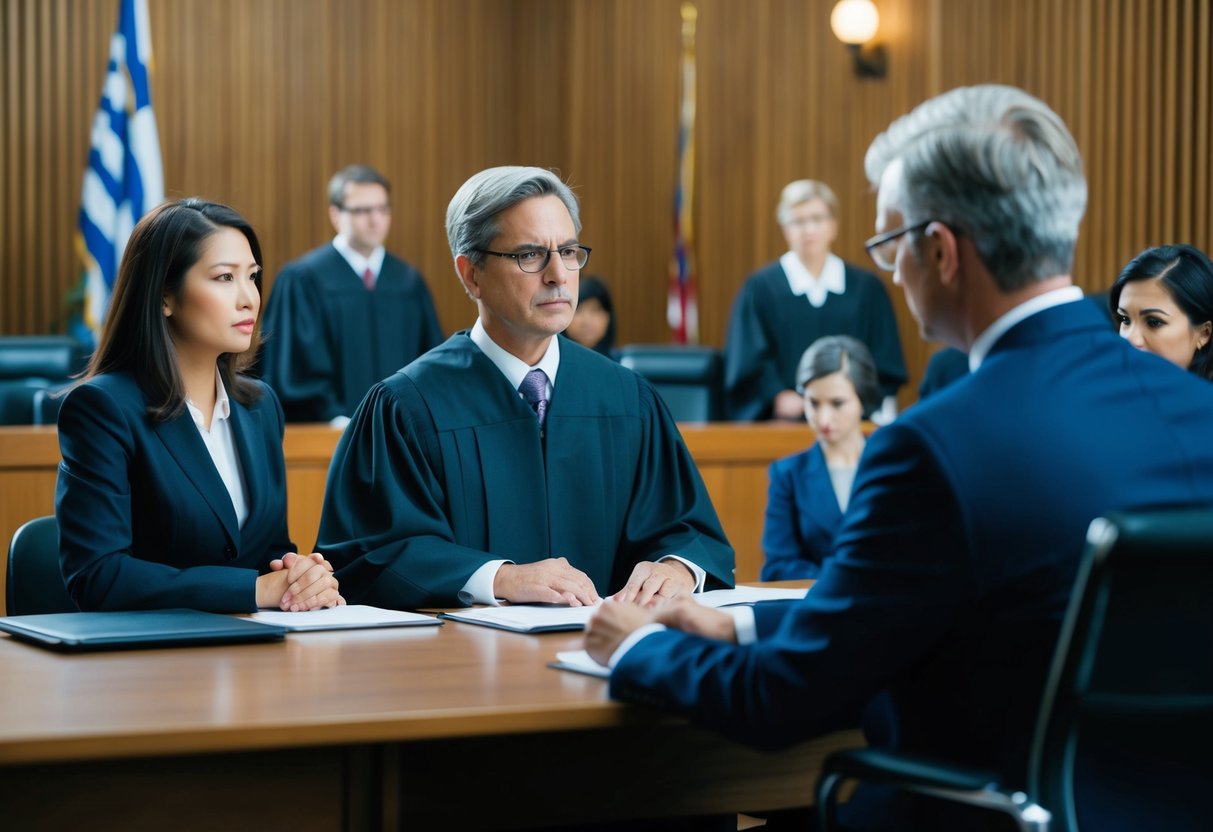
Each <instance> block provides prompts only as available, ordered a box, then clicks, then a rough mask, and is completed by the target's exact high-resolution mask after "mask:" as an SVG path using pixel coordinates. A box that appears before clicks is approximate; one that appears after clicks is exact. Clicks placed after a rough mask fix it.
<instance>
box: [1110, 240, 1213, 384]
mask: <svg viewBox="0 0 1213 832" xmlns="http://www.w3.org/2000/svg"><path fill="white" fill-rule="evenodd" d="M1108 306H1109V307H1111V310H1112V317H1114V318H1115V319H1116V320H1117V321H1118V322H1119V324H1120V335H1121V337H1122V338H1127V339H1128V340H1129V343H1131V344H1132V345H1133V346H1135V347H1137V348H1138V349H1139V350H1145V351H1146V352H1152V353H1154V354H1155V355H1160V356H1162V357H1163V358H1165V359H1167V360H1168V361H1170V362H1171V363H1172V364H1177V365H1179V366H1180V367H1183V368H1185V369H1188V370H1191V371H1192V372H1193V373H1196V375H1198V376H1200V377H1201V378H1204V379H1213V347H1210V346H1209V344H1210V340H1211V339H1213V262H1210V261H1209V258H1208V257H1207V256H1205V253H1204V252H1203V251H1201V250H1200V249H1198V248H1195V247H1193V246H1189V245H1177V246H1155V247H1154V248H1148V249H1146V250H1145V251H1143V252H1141V253H1140V254H1138V255H1137V256H1136V257H1134V258H1133V259H1132V260H1130V261H1129V264H1128V265H1127V266H1125V268H1124V271H1122V272H1121V273H1120V277H1118V278H1116V282H1115V283H1114V284H1112V289H1111V291H1109V292H1108Z"/></svg>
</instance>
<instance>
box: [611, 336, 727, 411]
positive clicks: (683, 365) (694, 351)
mask: <svg viewBox="0 0 1213 832" xmlns="http://www.w3.org/2000/svg"><path fill="white" fill-rule="evenodd" d="M618 355H619V363H620V364H622V365H623V366H624V367H627V368H628V369H630V370H633V371H635V372H637V373H639V374H640V375H642V376H644V377H645V378H646V379H648V380H649V382H650V383H652V385H653V387H654V388H656V390H657V393H658V394H659V395H660V396H661V398H662V400H663V401H664V402H665V404H666V407H668V408H669V409H670V413H671V414H672V415H673V417H674V419H675V420H676V421H679V422H714V421H718V420H720V419H722V418H724V360H723V359H722V358H721V355H720V350H718V349H714V348H712V347H688V346H679V345H673V344H628V345H627V346H625V347H622V348H621V349H620V350H619V353H618Z"/></svg>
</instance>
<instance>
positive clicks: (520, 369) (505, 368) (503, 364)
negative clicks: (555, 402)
mask: <svg viewBox="0 0 1213 832" xmlns="http://www.w3.org/2000/svg"><path fill="white" fill-rule="evenodd" d="M470 337H471V339H472V343H473V344H475V345H476V346H478V347H480V351H481V352H482V353H484V354H485V356H486V357H487V358H488V359H489V361H492V362H493V364H494V365H495V366H496V367H497V369H498V370H501V372H502V374H503V375H504V376H505V377H506V379H508V380H509V382H510V386H511V387H513V388H514V389H515V390H517V389H518V388H519V387H520V386H521V385H522V380H523V379H524V378H526V374H527V373H529V372H530V371H531V370H534V369H540V370H543V372H544V375H546V376H547V377H548V397H549V398H551V395H552V390H553V389H554V388H555V386H556V371H557V370H558V369H560V339H559V338H558V337H557V336H555V335H553V336H552V340H550V341H548V348H547V351H546V352H545V353H544V354H543V358H541V359H539V363H538V364H536V365H535V366H534V367H529V366H527V363H526V362H525V361H523V360H522V359H521V358H518V357H517V356H515V355H511V354H510V353H508V352H506V351H505V350H504V349H502V348H501V347H500V346H498V345H497V342H496V341H494V340H493V339H492V338H490V337H489V334H488V333H487V332H486V331H485V329H484V324H482V323H481V322H480V319H479V318H477V319H476V323H475V324H474V325H473V326H472V331H471V333H470Z"/></svg>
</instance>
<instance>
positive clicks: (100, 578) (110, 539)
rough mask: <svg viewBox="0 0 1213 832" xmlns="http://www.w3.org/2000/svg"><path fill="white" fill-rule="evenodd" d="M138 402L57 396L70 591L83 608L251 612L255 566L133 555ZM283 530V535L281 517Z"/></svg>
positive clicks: (88, 389) (87, 390) (60, 512)
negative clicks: (183, 564)
mask: <svg viewBox="0 0 1213 832" xmlns="http://www.w3.org/2000/svg"><path fill="white" fill-rule="evenodd" d="M141 407H142V403H141V402H140V403H139V404H138V405H137V406H136V407H134V408H131V407H123V406H121V405H120V404H119V403H118V402H116V401H115V400H114V399H113V398H112V397H111V396H110V395H109V394H108V393H107V392H106V391H104V390H101V389H99V388H97V387H95V386H92V385H89V384H85V385H81V386H80V387H77V388H76V389H75V390H73V391H72V392H71V394H69V395H68V397H67V398H66V399H65V400H64V402H63V407H62V409H61V410H60V413H59V448H60V451H61V453H62V455H63V460H62V462H60V464H59V480H58V484H57V487H56V491H55V514H56V516H57V517H58V519H59V557H60V565H61V568H62V570H63V576H64V580H65V581H66V584H67V588H68V592H69V593H70V594H71V596H72V598H73V599H74V600H75V601H76V603H77V605H79V607H80V609H82V610H120V609H167V608H173V607H189V608H192V609H199V610H207V611H212V612H253V611H254V610H256V579H257V571H256V570H254V569H241V568H237V567H232V566H218V565H216V566H192V567H188V568H183V569H178V568H174V567H173V566H170V565H167V564H164V563H154V562H151V561H148V560H143V559H141V558H138V557H135V556H134V555H133V554H132V551H131V544H132V538H133V532H132V529H133V523H134V518H133V517H132V494H131V491H132V477H131V469H132V466H133V464H134V460H135V459H136V458H142V457H145V455H146V451H147V448H146V447H144V444H145V443H146V442H147V441H148V439H147V435H146V433H143V432H141V431H138V430H135V429H134V428H133V427H132V424H131V421H132V420H134V419H140V418H142V414H141V413H140V412H139V411H140V408H141ZM151 441H157V440H154V439H152V440H151ZM165 496H166V498H168V499H172V497H173V495H165ZM203 510H208V509H205V508H204V509H203ZM282 536H283V537H284V538H285V536H286V527H285V519H284V521H283V528H282Z"/></svg>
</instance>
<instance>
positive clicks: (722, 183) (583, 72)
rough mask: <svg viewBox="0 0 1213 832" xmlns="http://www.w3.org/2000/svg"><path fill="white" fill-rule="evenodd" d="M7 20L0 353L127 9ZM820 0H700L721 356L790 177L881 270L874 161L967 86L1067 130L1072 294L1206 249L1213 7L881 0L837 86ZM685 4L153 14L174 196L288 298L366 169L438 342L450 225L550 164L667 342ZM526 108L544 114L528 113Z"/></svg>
mask: <svg viewBox="0 0 1213 832" xmlns="http://www.w3.org/2000/svg"><path fill="white" fill-rule="evenodd" d="M3 3H4V5H3V14H0V21H2V22H0V25H2V26H3V32H2V42H3V44H4V49H5V56H4V58H3V61H4V63H3V66H4V68H5V73H4V78H3V79H0V96H2V98H3V100H2V102H0V107H2V111H0V115H2V116H3V120H4V124H3V127H2V128H0V142H2V145H0V160H2V161H0V164H3V176H4V194H3V198H2V199H0V212H2V213H0V235H2V236H0V275H2V276H3V279H2V282H0V332H4V333H20V332H29V333H33V332H42V331H46V330H47V329H48V328H49V327H50V326H52V325H53V324H54V323H55V322H56V321H57V319H58V318H59V316H60V314H61V307H60V304H61V299H62V297H63V295H64V293H65V292H66V290H67V289H68V288H69V287H70V286H72V285H74V284H75V283H76V281H77V280H78V279H79V274H80V270H79V265H78V263H77V261H76V256H75V253H74V251H73V242H72V239H73V234H74V232H75V227H76V212H77V210H78V207H79V199H80V182H81V174H82V171H83V168H84V164H85V159H86V155H87V152H88V144H89V125H90V123H91V121H92V117H93V113H94V111H95V108H96V102H97V97H98V95H99V93H100V88H101V79H102V77H103V74H104V69H105V59H106V55H107V52H108V41H109V37H110V35H111V34H112V32H113V28H114V24H115V21H116V19H117V2H116V0H97V2H89V3H78V2H71V1H70V0H48V1H47V2H37V0H3ZM831 5H832V3H831V2H830V0H753V2H749V3H735V2H728V0H698V7H699V12H700V16H699V24H698V43H697V56H698V84H699V94H698V109H699V113H698V116H699V118H698V125H697V148H698V158H697V195H696V200H695V204H694V206H693V212H694V215H695V220H696V239H697V246H698V249H697V255H698V266H699V280H700V313H701V333H702V339H703V341H704V342H705V343H708V344H716V345H719V344H721V343H723V340H724V335H725V330H726V326H727V320H728V313H729V309H730V306H731V304H732V300H733V297H734V295H735V294H736V291H737V289H738V288H739V286H740V284H741V281H742V280H743V279H744V277H745V276H746V275H747V274H748V273H749V272H751V271H752V270H753V269H754V268H755V267H757V266H759V265H761V264H762V263H764V262H767V261H769V260H771V259H772V258H774V257H776V256H778V255H779V254H780V253H781V252H782V250H783V242H782V238H781V235H780V233H779V229H778V228H777V227H776V224H775V223H774V221H773V217H772V211H773V205H774V202H775V199H776V198H777V196H778V192H779V189H780V187H782V185H783V184H785V183H786V181H788V180H790V179H792V178H795V177H799V176H806V175H807V176H819V177H821V178H825V179H827V180H829V181H830V182H831V184H832V185H834V186H835V188H836V189H837V190H838V192H839V195H840V198H841V200H842V206H843V207H842V222H841V228H840V238H839V240H838V243H837V249H838V251H839V253H840V254H842V255H843V256H844V257H846V258H848V259H851V260H854V261H856V262H858V263H861V264H863V263H866V256H865V255H864V252H863V251H862V247H861V243H862V241H863V239H864V238H865V237H866V236H867V235H868V234H869V233H870V229H871V224H872V217H873V207H874V205H873V200H872V197H871V194H870V192H869V189H868V185H867V183H866V181H865V180H864V177H863V170H862V159H863V154H864V151H865V150H866V147H867V144H868V143H869V142H870V141H871V139H872V137H873V136H874V135H875V133H876V132H878V131H879V130H880V129H882V128H883V127H884V126H885V125H886V124H887V123H888V121H889V120H890V119H892V118H893V117H895V116H897V115H900V114H901V113H903V112H905V111H907V110H908V109H909V108H910V107H912V106H914V105H915V104H917V103H919V102H920V101H922V100H923V99H924V98H926V97H927V96H928V95H929V94H932V93H935V92H939V91H942V90H944V89H947V88H950V87H952V86H955V85H957V84H961V83H977V82H984V81H1001V82H1004V83H1015V84H1020V85H1023V86H1025V87H1026V88H1028V89H1029V90H1030V91H1032V92H1034V93H1036V94H1038V95H1040V96H1041V97H1042V98H1044V99H1045V100H1046V101H1048V102H1049V103H1050V104H1051V105H1052V106H1053V107H1054V108H1055V109H1057V111H1058V112H1059V113H1060V114H1061V115H1062V117H1063V118H1065V119H1066V121H1067V122H1068V123H1069V124H1070V126H1071V128H1072V129H1073V131H1074V132H1075V135H1076V137H1077V138H1078V140H1079V143H1080V146H1081V148H1082V150H1083V153H1084V158H1085V159H1086V161H1087V163H1088V171H1089V175H1090V181H1091V194H1092V200H1091V207H1090V211H1089V213H1088V216H1087V218H1086V220H1085V221H1084V225H1083V229H1082V236H1081V238H1080V245H1079V249H1078V252H1077V263H1076V272H1075V273H1076V277H1077V279H1078V280H1079V282H1080V283H1081V284H1082V285H1083V286H1084V287H1085V288H1088V289H1099V288H1103V286H1104V285H1106V283H1107V282H1108V281H1110V279H1111V277H1112V276H1113V275H1114V274H1115V273H1116V272H1117V271H1118V270H1119V267H1120V266H1121V265H1123V263H1124V262H1125V261H1126V260H1127V259H1128V257H1130V256H1131V255H1132V254H1134V253H1135V252H1136V251H1138V250H1139V249H1141V248H1143V247H1144V246H1146V245H1150V244H1157V243H1161V242H1174V241H1177V240H1180V239H1187V240H1189V241H1191V242H1193V243H1194V244H1196V245H1198V246H1201V247H1203V248H1206V249H1207V248H1209V247H1210V245H1211V244H1213V228H1211V227H1210V224H1211V220H1210V204H1209V201H1210V196H1209V194H1210V191H1213V182H1211V179H1210V177H1211V175H1213V174H1211V172H1210V163H1209V156H1210V148H1209V144H1210V114H1209V108H1210V102H1209V98H1210V81H1209V79H1210V67H1209V57H1208V52H1209V39H1210V29H1211V27H1210V8H1209V4H1208V3H1205V2H1201V0H1165V2H1159V3H1153V4H1146V3H1136V2H1127V0H1057V1H1056V2H1053V0H1025V2H1022V3H1013V4H1012V3H1005V2H996V0H880V2H879V6H880V10H881V13H882V18H883V23H882V30H881V35H880V38H881V40H882V41H883V42H884V43H885V45H886V48H887V49H888V50H889V57H890V63H889V75H888V77H887V78H885V79H883V80H880V81H871V80H863V79H858V78H856V77H855V76H854V75H853V73H852V72H851V68H850V63H849V58H848V56H847V53H846V50H845V49H844V48H843V47H842V46H841V45H840V44H838V43H837V41H835V40H834V38H833V36H832V34H831V33H830V32H829V29H828V17H829V11H830V7H831ZM678 6H679V2H678V0H651V2H644V0H616V2H611V0H576V2H567V0H509V1H508V2H502V1H501V0H449V2H442V0H401V1H400V2H395V0H350V2H345V3H337V2H335V0H247V2H239V1H238V0H213V2H204V0H160V2H156V3H152V4H151V8H150V11H151V23H152V35H153V51H154V62H155V64H154V71H153V101H154V103H155V106H156V110H157V116H158V119H159V122H160V133H161V145H162V151H163V155H164V161H165V177H166V185H167V188H168V192H169V193H170V194H172V195H176V196H180V195H185V194H195V193H196V194H199V195H203V196H208V197H211V198H215V199H221V200H225V201H229V202H231V203H232V204H234V205H235V206H236V207H237V208H238V209H240V210H241V211H242V212H244V213H245V214H246V215H247V216H248V217H249V219H250V220H251V221H252V222H253V224H254V226H255V227H256V228H257V229H258V232H259V234H260V235H261V237H262V241H263V244H264V249H265V257H266V266H267V274H268V275H269V280H267V286H271V290H272V278H273V275H274V274H275V273H276V271H277V270H278V268H280V267H281V265H282V264H283V263H284V262H286V260H288V259H290V258H293V257H296V256H298V255H299V254H301V253H302V252H304V251H306V250H307V249H309V248H312V247H314V246H315V245H318V244H320V243H322V242H324V241H325V240H327V239H328V238H329V237H330V236H331V233H332V231H331V229H330V227H329V225H328V221H327V217H326V211H325V204H324V199H325V198H324V185H325V182H326V181H327V178H328V176H329V175H330V174H331V173H332V171H333V170H334V169H335V168H336V167H337V166H339V165H342V164H345V163H347V162H350V161H354V160H356V159H364V160H366V161H369V162H370V163H372V164H375V165H377V166H379V167H381V168H382V169H383V170H384V172H385V173H386V174H387V175H388V176H389V177H390V178H391V179H392V180H393V182H394V183H395V198H396V199H395V203H396V212H395V216H394V223H393V231H392V235H391V237H390V239H389V245H390V247H391V248H392V249H393V250H394V251H397V252H399V253H401V254H402V255H403V256H405V257H406V258H408V259H409V260H411V261H413V262H414V263H416V264H417V265H418V266H419V267H420V268H421V269H422V271H423V272H424V273H425V274H426V275H427V277H428V278H429V280H430V284H431V287H432V289H433V291H434V295H435V300H436V303H437V306H438V310H439V314H440V317H441V319H442V323H443V326H444V328H446V329H447V330H448V331H449V330H453V329H455V328H459V327H462V326H466V325H468V324H470V323H471V321H472V320H473V318H474V315H475V312H474V307H473V305H472V304H471V303H470V302H469V301H468V300H467V299H466V297H465V296H464V295H463V293H462V291H461V289H460V287H459V286H458V283H457V281H456V280H455V279H454V276H453V274H452V271H453V270H452V267H451V263H450V255H449V253H448V252H447V249H446V241H445V234H444V230H443V227H442V220H443V215H444V212H445V208H446V204H447V202H448V201H449V199H450V197H451V195H452V194H453V192H454V190H455V188H457V187H458V185H459V184H460V183H461V182H462V181H463V180H464V179H465V178H466V177H467V176H468V175H470V174H471V173H472V172H473V171H475V170H478V169H480V168H482V167H485V166H487V165H490V164H503V163H508V162H528V163H535V164H544V165H551V166H554V167H557V168H559V169H560V170H561V172H562V173H564V174H565V175H566V176H567V177H568V178H569V179H570V180H571V181H572V182H573V183H574V184H575V185H576V186H577V187H578V192H579V194H580V195H581V196H582V198H583V200H584V201H585V205H586V209H585V219H586V231H585V235H586V239H587V242H589V244H590V245H594V246H595V247H596V248H597V251H596V253H595V256H594V261H593V264H592V266H591V271H595V270H597V271H600V272H601V273H603V274H604V275H605V276H606V277H607V278H608V279H609V280H610V281H611V283H612V286H613V288H614V289H615V292H616V294H617V295H619V299H620V322H619V323H620V327H619V328H620V340H621V341H665V340H667V339H668V331H667V328H666V325H665V315H664V308H665V303H664V299H665V287H666V274H667V272H666V270H667V264H668V259H669V253H670V246H671V242H672V239H671V237H672V235H671V229H670V203H671V197H672V190H673V183H674V176H675V171H674V141H675V129H676V123H677V122H676V120H677V100H678V99H677V95H678V59H679V38H680V35H679V32H680V20H679V14H678ZM520 44H527V45H529V44H542V46H543V48H542V49H536V48H522V47H520ZM1105 79H1107V80H1105ZM553 96H557V97H560V98H563V99H564V100H565V103H563V104H558V103H557V102H556V101H555V100H554V97H553ZM520 103H521V104H527V105H528V106H530V105H533V106H534V107H536V108H542V110H541V111H540V110H532V112H542V115H543V118H536V119H535V120H533V121H530V120H526V119H521V120H520V119H519V118H518V113H519V112H520ZM558 106H560V107H562V109H559V110H558V109H556V108H557V107H558ZM892 296H893V298H894V305H895V308H896V310H897V315H898V321H899V325H900V326H901V328H902V339H903V344H904V347H905V351H906V354H907V360H908V363H909V365H910V369H911V373H912V375H913V377H914V378H913V379H912V381H911V384H913V382H914V381H916V379H917V377H918V376H919V375H920V373H921V369H922V366H923V365H924V364H925V362H926V359H927V356H928V355H929V354H930V352H931V350H932V349H933V347H932V346H931V345H927V344H923V343H922V342H921V341H920V340H919V339H918V336H917V332H916V326H915V324H914V322H913V321H912V319H911V318H910V316H909V313H908V311H907V310H906V308H905V306H904V302H903V301H902V299H901V297H900V291H898V290H896V289H894V290H893V291H892ZM904 400H905V397H903V401H904Z"/></svg>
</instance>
